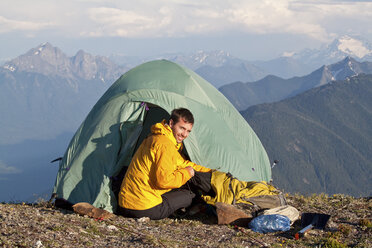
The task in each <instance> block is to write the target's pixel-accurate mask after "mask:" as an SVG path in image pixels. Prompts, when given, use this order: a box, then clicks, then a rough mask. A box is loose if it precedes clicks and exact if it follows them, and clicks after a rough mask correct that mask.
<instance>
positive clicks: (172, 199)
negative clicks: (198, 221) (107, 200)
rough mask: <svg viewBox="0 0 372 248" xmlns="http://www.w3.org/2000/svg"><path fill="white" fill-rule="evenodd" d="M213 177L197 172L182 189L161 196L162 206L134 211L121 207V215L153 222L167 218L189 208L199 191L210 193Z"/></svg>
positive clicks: (208, 173) (209, 173)
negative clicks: (146, 218) (181, 209)
mask: <svg viewBox="0 0 372 248" xmlns="http://www.w3.org/2000/svg"><path fill="white" fill-rule="evenodd" d="M211 177H212V173H211V172H198V171H195V175H194V176H193V177H192V178H191V179H190V180H189V181H187V183H186V184H184V185H183V186H182V187H181V188H178V189H172V190H171V191H169V192H167V193H164V194H163V195H162V196H161V197H162V198H163V202H162V203H161V204H159V205H156V206H155V207H152V208H149V209H145V210H133V209H127V208H122V207H120V206H119V209H118V212H119V214H120V215H123V216H125V217H132V218H141V217H149V218H150V219H152V220H160V219H164V218H167V217H168V216H170V215H171V214H172V213H174V212H175V211H176V210H178V209H180V208H186V207H189V206H190V205H191V203H192V200H193V199H194V197H195V196H196V194H197V193H198V191H199V190H201V191H202V192H205V193H207V192H209V191H210V190H211V189H212V188H211Z"/></svg>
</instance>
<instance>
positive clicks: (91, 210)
mask: <svg viewBox="0 0 372 248" xmlns="http://www.w3.org/2000/svg"><path fill="white" fill-rule="evenodd" d="M72 208H73V209H74V212H75V213H78V214H80V215H87V216H89V217H92V218H94V219H101V220H104V219H110V218H112V217H114V216H115V215H114V214H112V213H110V212H108V211H106V210H104V209H100V208H96V207H94V206H92V205H91V204H89V203H87V202H79V203H76V204H75V205H73V206H72Z"/></svg>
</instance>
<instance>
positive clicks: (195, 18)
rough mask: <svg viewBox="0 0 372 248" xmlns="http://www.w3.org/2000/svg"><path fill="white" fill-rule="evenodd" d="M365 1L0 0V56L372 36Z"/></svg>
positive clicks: (250, 56) (275, 50) (246, 47)
mask: <svg viewBox="0 0 372 248" xmlns="http://www.w3.org/2000/svg"><path fill="white" fill-rule="evenodd" d="M371 20H372V1H350V0H300V1H295V0H213V1H212V0H203V1H200V0H135V1H127V0H63V1H60V0H32V1H30V0H1V1H0V62H1V61H4V60H8V59H12V58H15V57H17V56H19V55H21V54H23V53H25V52H27V51H28V50H29V49H31V48H33V47H36V46H38V45H40V44H42V43H45V42H50V43H51V44H52V45H53V46H56V47H59V48H60V49H62V51H64V52H65V53H66V54H68V55H71V56H72V55H74V54H75V53H76V52H77V51H78V50H80V49H82V50H84V51H86V52H89V53H91V54H94V55H104V56H109V55H113V54H121V55H127V56H154V55H160V54H164V53H190V52H195V51H199V50H205V51H212V50H224V51H226V52H229V53H230V54H232V55H234V56H236V57H239V58H244V59H247V60H268V59H272V58H276V57H278V56H280V55H281V54H283V53H286V52H292V51H295V52H298V51H301V50H302V49H305V48H310V49H318V48H320V47H321V46H322V45H325V44H329V43H330V42H332V41H333V40H334V39H335V38H337V37H339V36H342V35H351V36H354V37H355V36H356V37H362V38H364V39H367V40H369V41H372V28H371Z"/></svg>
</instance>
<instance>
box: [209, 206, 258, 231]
mask: <svg viewBox="0 0 372 248" xmlns="http://www.w3.org/2000/svg"><path fill="white" fill-rule="evenodd" d="M216 211H217V217H218V224H219V225H224V224H231V225H237V226H248V223H249V222H250V221H251V220H252V215H250V214H247V213H246V212H244V211H243V210H240V209H237V208H236V207H234V206H233V205H230V204H226V203H222V202H217V203H216Z"/></svg>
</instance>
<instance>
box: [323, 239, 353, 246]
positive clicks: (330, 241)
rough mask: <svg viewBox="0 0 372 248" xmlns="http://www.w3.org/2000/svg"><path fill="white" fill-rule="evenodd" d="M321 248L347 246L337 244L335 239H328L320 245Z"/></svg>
mask: <svg viewBox="0 0 372 248" xmlns="http://www.w3.org/2000/svg"><path fill="white" fill-rule="evenodd" d="M323 245H324V246H323ZM322 247H325V248H347V245H346V244H343V243H341V242H339V241H338V240H337V239H334V238H328V239H326V240H325V241H324V243H323V244H322Z"/></svg>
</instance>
